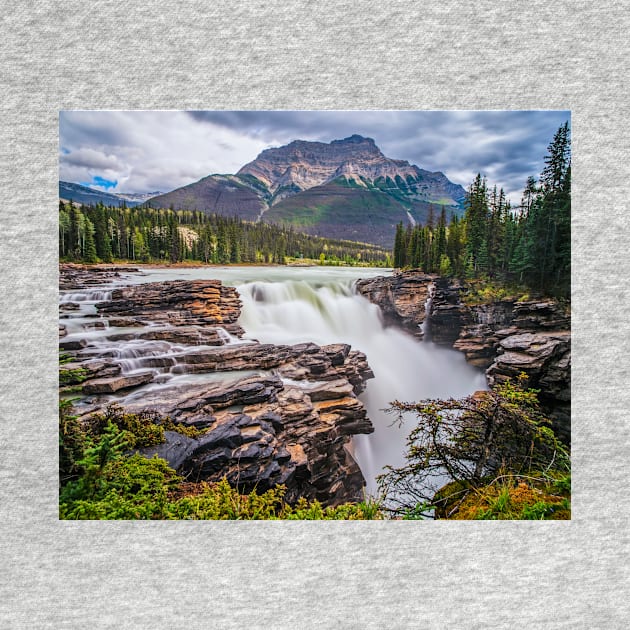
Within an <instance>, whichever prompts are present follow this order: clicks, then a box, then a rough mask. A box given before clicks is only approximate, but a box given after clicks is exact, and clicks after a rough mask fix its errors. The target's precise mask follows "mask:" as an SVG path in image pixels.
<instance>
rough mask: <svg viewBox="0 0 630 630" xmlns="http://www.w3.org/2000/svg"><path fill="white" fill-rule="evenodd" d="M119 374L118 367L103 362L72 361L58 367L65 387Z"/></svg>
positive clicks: (97, 360)
mask: <svg viewBox="0 0 630 630" xmlns="http://www.w3.org/2000/svg"><path fill="white" fill-rule="evenodd" d="M118 374H120V365H116V364H114V363H109V362H108V361H103V360H99V359H96V360H93V361H73V362H71V363H65V364H63V365H60V366H59V376H60V379H61V378H62V377H63V378H62V380H63V382H64V384H65V385H76V384H78V383H82V382H84V381H88V380H90V379H103V378H107V377H110V376H117V375H118Z"/></svg>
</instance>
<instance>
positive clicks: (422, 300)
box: [355, 271, 436, 339]
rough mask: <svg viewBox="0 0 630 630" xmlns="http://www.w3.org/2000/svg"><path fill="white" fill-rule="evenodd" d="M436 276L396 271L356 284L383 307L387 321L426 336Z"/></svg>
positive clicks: (416, 334) (375, 302) (357, 288)
mask: <svg viewBox="0 0 630 630" xmlns="http://www.w3.org/2000/svg"><path fill="white" fill-rule="evenodd" d="M435 278H436V276H432V275H427V274H424V273H422V272H417V271H413V272H405V273H401V272H394V274H393V275H392V276H389V277H385V276H377V277H375V278H368V279H366V280H359V281H358V282H357V283H356V284H355V287H356V290H357V291H358V292H359V293H360V294H361V295H363V296H364V297H366V298H367V299H368V300H370V302H372V303H373V304H377V305H378V306H380V308H381V312H382V313H383V317H384V318H385V323H386V324H389V325H398V326H402V327H403V328H406V329H407V330H408V331H409V332H411V333H412V334H413V335H414V337H417V338H418V339H422V337H423V331H422V324H423V323H424V320H425V318H426V312H425V307H426V304H427V300H428V299H429V297H430V296H431V294H432V284H433V282H434V280H435Z"/></svg>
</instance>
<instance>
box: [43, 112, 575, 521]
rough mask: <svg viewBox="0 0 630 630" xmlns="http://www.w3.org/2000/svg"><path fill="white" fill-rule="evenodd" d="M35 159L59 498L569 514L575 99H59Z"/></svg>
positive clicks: (87, 514)
mask: <svg viewBox="0 0 630 630" xmlns="http://www.w3.org/2000/svg"><path fill="white" fill-rule="evenodd" d="M58 159H59V209H58V212H59V223H58V226H59V233H58V237H59V480H58V486H59V519H60V520H84V519H87V520H375V521H405V520H416V521H433V520H511V521H513V520H564V521H566V520H570V519H571V111H569V110H554V109H548V110H545V109H541V110H533V109H532V110H516V109H515V110H295V111H292V110H242V111H229V110H214V111H210V110H207V111H206V110H72V109H65V110H60V111H59V158H58ZM53 211H54V208H53ZM53 327H54V319H53ZM53 331H54V328H53ZM53 334H54V332H53ZM556 526H557V525H554V527H556ZM257 527H258V526H257ZM414 527H415V525H414Z"/></svg>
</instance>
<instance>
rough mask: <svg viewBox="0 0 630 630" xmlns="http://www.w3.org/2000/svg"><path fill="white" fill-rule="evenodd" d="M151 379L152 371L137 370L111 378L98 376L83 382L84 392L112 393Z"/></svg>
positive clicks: (148, 381) (142, 383)
mask: <svg viewBox="0 0 630 630" xmlns="http://www.w3.org/2000/svg"><path fill="white" fill-rule="evenodd" d="M152 380H153V372H138V373H136V374H128V375H126V376H123V375H121V376H114V377H111V378H99V379H95V380H92V381H88V382H87V383H84V384H83V386H82V391H83V393H84V394H113V393H114V392H117V391H120V390H123V389H130V388H132V387H138V385H145V384H146V383H150V382H151V381H152Z"/></svg>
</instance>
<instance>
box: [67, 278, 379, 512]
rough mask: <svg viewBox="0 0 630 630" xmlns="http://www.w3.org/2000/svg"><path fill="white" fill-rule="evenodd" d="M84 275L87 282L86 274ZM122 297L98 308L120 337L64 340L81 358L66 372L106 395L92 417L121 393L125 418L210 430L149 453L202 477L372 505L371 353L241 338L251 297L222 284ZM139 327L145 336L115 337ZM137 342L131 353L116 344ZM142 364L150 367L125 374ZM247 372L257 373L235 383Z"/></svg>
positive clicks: (140, 289) (126, 292) (91, 406)
mask: <svg viewBox="0 0 630 630" xmlns="http://www.w3.org/2000/svg"><path fill="white" fill-rule="evenodd" d="M74 275H75V281H76V277H78V275H79V271H78V270H76V273H75V274H74ZM111 295H112V299H111V301H109V302H101V303H99V304H98V305H97V309H98V312H99V313H98V315H99V316H100V318H102V319H99V320H98V322H95V323H97V324H98V325H100V326H104V325H105V323H104V322H105V320H108V321H109V325H110V330H107V331H104V332H103V334H102V335H100V336H99V337H98V338H97V339H96V343H94V342H93V341H92V339H95V337H94V336H92V337H87V338H86V339H80V340H76V339H74V340H70V341H68V340H66V341H65V342H64V341H62V342H61V343H60V346H63V345H64V344H65V345H66V346H67V347H68V349H72V350H74V351H75V352H74V353H73V355H74V357H75V362H74V363H72V364H69V365H68V366H66V368H65V369H66V370H67V371H68V374H67V375H66V376H67V377H68V378H70V380H72V378H74V376H76V378H74V381H73V382H76V383H79V382H81V387H82V392H83V393H84V394H86V395H90V396H91V395H96V396H95V397H93V398H91V399H87V400H85V401H84V402H83V404H82V407H81V408H80V409H79V412H80V413H81V411H82V415H81V416H80V417H81V419H82V420H87V419H88V418H89V416H91V415H92V414H94V413H102V412H103V411H105V408H106V407H107V405H109V404H110V403H111V398H112V397H111V396H101V397H99V396H98V395H100V394H103V395H108V394H110V395H111V394H116V397H115V398H116V404H118V405H119V406H120V407H121V408H122V410H123V411H124V412H125V413H140V412H145V411H147V412H152V413H153V414H156V416H157V417H158V418H159V417H161V418H167V417H168V418H170V419H171V420H172V421H173V422H175V423H178V424H182V425H185V426H194V427H196V428H199V429H205V430H206V432H205V433H204V434H203V435H202V436H201V437H200V438H198V439H192V438H186V437H183V436H181V435H180V434H179V433H177V432H170V431H166V432H165V434H166V441H165V443H164V444H163V445H160V446H158V447H151V448H148V449H142V450H141V451H140V452H142V453H143V454H144V455H147V456H152V455H154V454H157V455H159V456H160V457H164V458H165V459H166V460H167V461H168V462H169V463H170V464H171V465H172V466H173V467H175V468H176V469H177V470H178V471H179V472H180V473H181V474H183V475H185V476H186V477H187V478H188V479H189V480H191V481H199V480H208V481H219V480H220V479H222V478H223V477H227V479H228V481H229V483H231V484H232V485H233V486H238V487H239V488H241V489H242V490H244V491H251V490H253V489H256V490H258V491H259V492H263V491H265V490H267V489H269V488H272V487H274V486H275V485H277V484H285V485H286V486H287V495H286V496H287V499H288V500H290V501H293V500H297V499H298V498H299V497H302V496H304V497H306V498H309V499H318V500H320V501H322V503H324V504H325V505H332V504H337V503H341V502H345V501H350V500H360V499H361V498H362V490H363V485H364V479H363V476H362V474H361V471H360V469H359V467H358V465H357V463H356V462H355V461H354V459H353V457H352V455H351V454H350V452H349V450H348V445H349V442H350V440H351V438H352V436H353V435H355V434H358V433H369V432H371V431H373V427H372V425H371V423H370V421H369V420H368V418H367V415H366V411H365V408H364V407H363V404H362V403H361V402H360V401H359V400H358V398H357V395H358V394H359V393H360V392H361V391H363V389H364V388H365V381H366V380H367V379H369V378H372V377H373V374H372V371H371V369H370V367H369V365H368V363H367V359H366V356H365V354H363V353H361V352H358V351H353V350H351V348H350V346H349V345H347V344H341V343H339V344H330V345H328V346H321V347H320V346H318V345H316V344H314V343H303V344H297V345H294V346H289V345H275V344H261V343H258V342H254V341H251V342H236V343H235V342H234V337H241V336H242V335H243V333H244V331H243V329H242V328H241V327H240V326H239V325H238V323H237V319H238V316H239V314H240V300H239V298H238V294H237V293H236V291H235V290H234V289H233V288H231V287H224V286H222V285H221V283H220V282H219V281H201V280H200V281H184V280H177V281H173V282H159V283H150V284H141V285H137V286H130V287H124V288H119V289H114V290H113V291H112V292H111ZM138 324H140V325H141V326H138ZM143 324H144V325H143ZM146 324H151V326H146ZM156 324H157V325H156ZM130 325H133V326H135V329H132V330H122V331H121V330H118V331H117V330H116V327H119V326H123V327H127V326H130ZM112 326H113V328H112ZM88 339H89V342H88ZM103 341H105V342H110V343H111V344H112V346H111V347H108V346H107V344H103V343H102V342H103ZM127 341H129V342H132V344H133V345H131V346H130V347H129V351H128V352H127V353H126V354H125V350H126V347H125V346H123V347H122V348H121V346H119V345H115V344H120V343H124V342H127ZM171 344H176V345H175V346H172V345H171ZM126 357H127V358H126ZM131 368H134V369H137V368H151V370H150V371H144V372H133V371H131V372H126V371H127V370H130V369H131ZM244 371H247V372H250V371H253V372H256V374H255V375H253V376H252V375H247V376H245V375H244V376H241V377H240V378H239V377H238V376H237V377H234V373H237V374H238V373H239V372H244ZM221 372H229V373H230V376H229V377H226V378H225V379H223V380H216V381H212V382H203V383H199V384H197V383H195V384H190V383H189V384H182V385H171V386H169V385H168V384H164V385H163V386H160V387H154V388H148V389H147V390H138V389H136V390H135V391H132V392H129V393H127V392H126V390H127V389H133V388H136V387H138V386H140V385H142V384H145V383H148V382H150V381H153V380H154V379H155V381H156V382H160V381H162V382H164V381H168V379H169V378H171V375H172V374H191V373H194V374H199V373H213V374H214V373H217V374H219V373H221ZM156 374H157V375H156ZM84 379H87V380H84Z"/></svg>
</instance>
